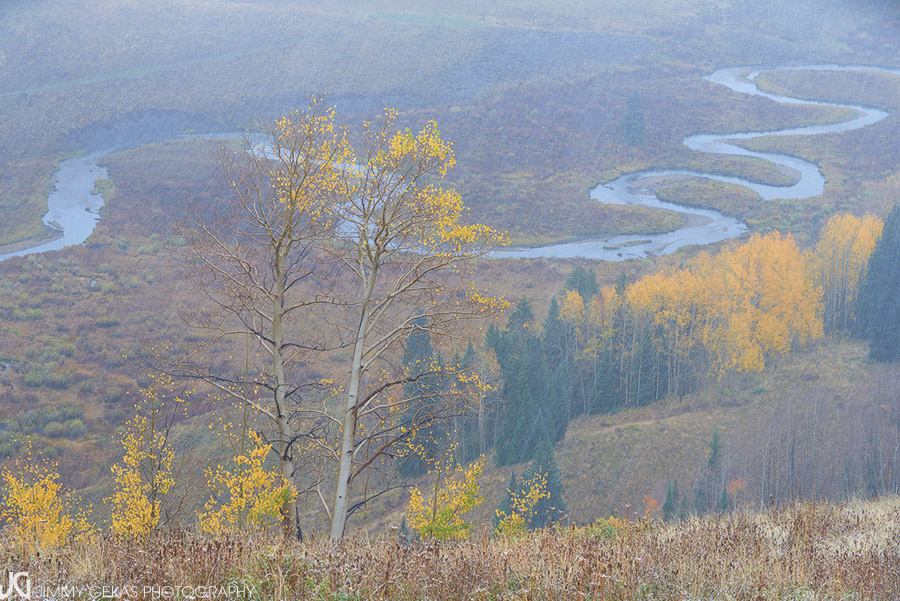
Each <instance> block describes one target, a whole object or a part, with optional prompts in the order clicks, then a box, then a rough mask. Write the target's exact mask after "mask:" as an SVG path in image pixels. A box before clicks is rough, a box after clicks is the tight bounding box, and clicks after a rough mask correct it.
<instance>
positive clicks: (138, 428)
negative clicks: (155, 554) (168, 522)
mask: <svg viewBox="0 0 900 601" xmlns="http://www.w3.org/2000/svg"><path fill="white" fill-rule="evenodd" d="M170 384H171V382H170V381H169V379H168V378H165V377H155V378H154V385H151V386H148V387H147V388H143V389H141V399H142V400H141V402H139V403H137V404H136V405H135V411H136V415H135V417H134V418H132V419H131V421H129V422H128V425H127V429H126V431H125V434H124V435H123V436H122V447H123V448H124V450H125V454H124V456H123V457H122V461H121V462H120V463H117V464H116V465H114V466H113V467H112V472H113V479H114V480H115V483H116V488H115V491H114V492H113V494H112V496H111V497H108V498H107V499H106V502H107V503H110V504H111V505H112V510H111V525H110V529H111V530H112V531H113V533H115V534H119V535H121V536H128V537H139V536H148V535H149V534H150V533H151V532H152V531H153V529H154V528H156V527H157V525H158V524H159V521H160V515H161V512H160V508H161V505H162V499H163V497H164V496H165V495H166V493H168V492H169V490H170V489H171V487H172V485H173V484H174V483H175V477H174V473H173V468H172V463H173V460H174V457H175V451H174V450H173V449H172V448H171V446H170V445H169V440H168V438H169V431H170V429H171V427H172V424H173V423H174V420H175V417H176V414H177V413H178V412H179V411H180V409H179V406H181V405H183V404H184V401H183V399H181V398H179V397H176V398H174V399H173V400H172V402H169V403H167V402H166V400H165V393H164V392H162V390H164V389H166V388H168V387H169V385H170Z"/></svg>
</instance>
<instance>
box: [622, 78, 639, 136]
mask: <svg viewBox="0 0 900 601" xmlns="http://www.w3.org/2000/svg"><path fill="white" fill-rule="evenodd" d="M622 135H623V136H624V137H625V142H627V143H628V144H630V145H631V146H640V145H642V144H643V143H644V102H643V100H642V99H641V93H640V92H638V91H637V90H633V91H632V92H631V95H630V96H629V97H628V104H627V105H626V106H625V116H624V117H623V118H622Z"/></svg>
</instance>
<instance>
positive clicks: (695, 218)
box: [497, 65, 900, 261]
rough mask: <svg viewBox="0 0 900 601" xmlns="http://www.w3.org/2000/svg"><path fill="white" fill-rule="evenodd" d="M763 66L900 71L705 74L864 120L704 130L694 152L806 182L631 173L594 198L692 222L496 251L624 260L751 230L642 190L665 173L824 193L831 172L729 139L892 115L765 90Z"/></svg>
mask: <svg viewBox="0 0 900 601" xmlns="http://www.w3.org/2000/svg"><path fill="white" fill-rule="evenodd" d="M764 71H864V72H877V73H890V74H894V75H900V70H898V69H885V68H881V67H869V66H840V65H812V66H799V67H773V68H766V69H760V68H753V67H730V68H727V69H719V70H718V71H716V72H714V73H712V74H710V75H707V76H706V77H705V78H704V79H706V80H708V81H711V82H713V83H717V84H720V85H724V86H726V87H728V88H730V89H732V90H734V91H735V92H739V93H742V94H749V95H752V96H763V97H765V98H768V99H770V100H773V101H775V102H780V103H784V104H807V105H809V104H811V105H819V106H837V107H845V108H850V109H853V110H855V111H856V113H857V117H856V118H854V119H851V120H849V121H844V122H841V123H834V124H830V125H812V126H808V127H794V128H789V129H782V130H777V131H762V132H739V133H733V134H697V135H692V136H688V137H686V138H685V139H684V144H685V146H687V147H688V148H691V149H692V150H699V151H701V152H709V153H714V154H728V155H735V156H746V157H755V158H760V159H764V160H766V161H770V162H772V163H775V164H776V165H779V166H783V167H787V168H789V169H792V170H794V171H795V172H797V173H799V179H798V180H797V182H796V183H794V184H792V185H790V186H767V185H764V184H759V183H756V182H752V181H748V180H744V179H740V178H737V177H729V176H725V175H719V174H714V173H703V172H697V171H686V170H675V169H672V170H649V171H639V172H636V173H629V174H627V175H623V176H622V177H620V178H618V179H615V180H613V181H611V182H608V183H605V184H600V185H598V186H596V187H595V188H594V189H593V190H591V198H593V199H595V200H597V201H599V202H602V203H607V204H631V205H641V206H646V207H654V208H659V209H668V210H670V211H677V212H679V213H683V214H685V216H686V217H688V219H686V223H687V225H685V226H684V227H682V228H680V229H677V230H675V231H672V232H668V233H665V234H636V235H622V236H612V237H607V238H598V239H586V240H577V241H574V242H565V243H562V244H553V245H549V246H540V247H535V248H511V249H508V250H504V251H501V252H498V253H497V256H501V257H560V258H567V257H587V258H590V259H599V260H604V261H621V260H625V259H632V258H641V257H648V256H653V255H664V254H669V253H672V252H675V251H676V250H677V249H679V248H681V247H682V246H687V245H689V244H712V243H714V242H719V241H721V240H726V239H728V238H735V237H737V236H740V235H741V234H742V233H744V232H745V231H747V226H746V224H744V223H742V222H741V221H739V220H737V219H735V218H733V217H728V216H726V215H723V214H722V213H719V212H718V211H713V210H709V209H702V208H696V207H689V206H684V205H679V204H674V203H670V202H664V201H661V200H659V199H658V198H657V197H656V196H654V195H653V194H651V193H648V192H646V191H644V190H643V189H642V185H641V184H642V182H646V181H647V180H648V179H650V178H660V177H676V176H677V177H685V176H690V177H701V178H706V179H711V180H716V181H720V182H728V183H731V184H737V185H740V186H744V187H747V188H750V189H751V190H754V191H755V192H756V193H757V194H758V195H759V197H760V198H761V199H762V200H771V199H774V198H784V199H800V198H810V197H812V196H818V195H820V194H822V192H823V190H824V189H825V177H824V176H823V175H822V172H821V171H820V170H819V167H818V166H817V165H815V164H814V163H810V162H808V161H804V160H802V159H799V158H797V157H792V156H789V155H785V154H775V153H765V152H754V151H750V150H746V149H744V148H741V147H739V146H735V145H734V144H729V141H737V140H749V139H752V138H761V137H763V136H812V135H821V134H829V133H836V132H842V131H849V130H852V129H859V128H861V127H865V126H867V125H871V124H873V123H876V122H878V121H880V120H882V119H884V118H885V117H887V115H888V113H886V112H885V111H882V110H880V109H876V108H871V107H863V106H855V105H846V104H835V103H829V102H818V101H813V100H804V99H800V98H791V97H789V96H781V95H778V94H770V93H768V92H764V91H762V90H760V89H759V88H758V87H757V86H756V84H755V83H754V80H755V79H756V77H757V76H758V75H759V74H760V73H761V72H764Z"/></svg>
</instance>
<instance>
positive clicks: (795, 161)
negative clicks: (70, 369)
mask: <svg viewBox="0 0 900 601" xmlns="http://www.w3.org/2000/svg"><path fill="white" fill-rule="evenodd" d="M801 70H802V71H809V70H814V71H863V72H877V73H890V74H895V75H900V70H898V69H885V68H881V67H869V66H839V65H813V66H798V67H773V68H766V69H759V68H753V67H731V68H727V69H719V70H718V71H716V72H714V73H712V74H710V75H707V76H706V77H705V79H707V80H709V81H711V82H713V83H717V84H720V85H724V86H727V87H728V88H730V89H732V90H734V91H735V92H739V93H741V94H748V95H753V96H763V97H765V98H768V99H770V100H773V101H775V102H780V103H784V104H812V105H820V106H837V107H845V108H850V109H853V110H855V111H856V112H857V117H856V118H854V119H851V120H849V121H844V122H841V123H834V124H830V125H813V126H807V127H794V128H788V129H782V130H777V131H761V132H738V133H732V134H697V135H692V136H688V137H686V138H685V139H684V144H685V145H686V146H687V147H688V148H691V149H693V150H699V151H701V152H708V153H713V154H727V155H734V156H746V157H755V158H759V159H763V160H766V161H770V162H772V163H774V164H776V165H778V166H782V167H785V168H788V169H789V170H793V171H794V172H797V173H799V179H798V180H797V182H796V183H794V184H792V185H790V186H768V185H764V184H759V183H756V182H752V181H748V180H744V179H740V178H737V177H730V176H726V175H719V174H713V173H703V172H697V171H687V170H664V169H663V170H648V171H641V172H637V173H629V174H627V175H624V176H622V177H619V178H618V179H615V180H613V181H611V182H608V183H605V184H600V185H598V186H596V187H595V188H594V189H593V190H591V193H590V195H591V198H592V199H594V200H596V201H598V202H602V203H607V204H631V205H640V206H646V207H653V208H660V209H668V210H670V211H677V212H679V213H683V214H685V216H686V217H687V219H686V220H685V221H686V225H685V226H683V227H681V228H679V229H677V230H674V231H672V232H668V233H664V234H633V235H622V236H611V237H605V238H592V239H584V240H577V241H573V242H566V243H562V244H552V245H548V246H540V247H535V248H510V249H505V250H503V251H498V252H497V253H495V254H496V256H499V257H586V258H590V259H599V260H605V261H621V260H624V259H629V258H640V257H647V256H652V255H663V254H668V253H671V252H674V251H675V250H677V249H678V248H680V247H682V246H686V245H690V244H712V243H714V242H719V241H721V240H725V239H728V238H734V237H736V236H739V235H741V234H742V233H743V232H745V231H747V226H746V224H744V223H742V222H741V221H739V220H737V219H735V218H733V217H729V216H727V215H723V214H722V213H719V212H717V211H713V210H710V209H702V208H697V207H688V206H684V205H679V204H674V203H670V202H665V201H661V200H659V199H658V198H657V197H656V196H654V195H653V194H651V193H648V192H647V191H646V190H645V189H644V186H643V184H645V183H646V182H647V181H648V180H649V179H650V178H661V177H675V176H678V177H701V178H707V179H712V180H717V181H721V182H728V183H732V184H737V185H740V186H745V187H747V188H750V189H751V190H754V191H755V192H756V193H757V194H758V195H759V197H760V199H762V200H770V199H773V198H784V199H800V198H809V197H812V196H818V195H820V194H822V191H823V190H824V188H825V178H824V176H823V175H822V173H821V171H820V170H819V168H818V166H817V165H815V164H814V163H810V162H808V161H804V160H802V159H799V158H797V157H793V156H789V155H785V154H776V153H765V152H755V151H750V150H746V149H744V148H740V147H739V146H735V145H734V144H731V143H729V142H731V141H739V140H749V139H752V138H760V137H763V136H798V135H799V136H811V135H821V134H828V133H836V132H842V131H849V130H852V129H859V128H861V127H865V126H867V125H871V124H873V123H876V122H877V121H880V120H881V119H884V118H885V117H886V116H887V115H888V113H886V112H884V111H882V110H880V109H876V108H870V107H863V106H854V105H846V104H835V103H828V102H819V101H815V100H804V99H800V98H792V97H789V96H781V95H778V94H770V93H768V92H764V91H762V90H760V89H759V88H758V87H757V86H756V84H755V83H754V80H755V79H756V77H757V76H758V75H759V74H760V73H761V72H764V71H801ZM110 152H112V151H110ZM110 152H105V153H104V152H100V153H94V154H91V155H87V156H84V157H79V158H75V159H68V160H65V161H62V162H61V163H60V164H59V170H58V171H57V172H56V174H54V176H53V181H54V184H55V186H54V189H53V191H52V192H51V193H50V195H49V197H48V198H47V206H48V211H47V213H46V214H45V215H44V216H43V221H44V223H45V224H47V225H48V226H50V227H52V228H53V229H55V230H58V231H59V232H61V235H60V236H58V237H56V238H54V239H52V240H50V241H49V242H45V243H42V244H39V245H36V246H33V247H30V248H25V249H22V250H18V251H15V252H11V253H8V254H5V255H0V261H2V260H4V259H7V258H9V257H14V256H23V255H27V254H32V253H40V252H46V251H50V250H59V249H61V248H65V247H66V246H72V245H75V244H81V243H83V242H84V241H85V240H86V239H87V238H88V236H90V235H91V232H93V231H94V227H95V226H96V224H97V220H99V218H100V215H99V210H100V207H101V206H102V205H103V199H102V198H101V197H100V196H98V195H96V194H91V191H92V190H93V189H94V187H95V182H96V181H97V180H98V179H100V178H105V177H107V176H108V174H107V172H106V169H104V168H103V167H101V166H100V165H98V161H100V160H101V159H102V158H103V157H104V156H106V155H108V154H110Z"/></svg>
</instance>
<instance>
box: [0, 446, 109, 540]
mask: <svg viewBox="0 0 900 601" xmlns="http://www.w3.org/2000/svg"><path fill="white" fill-rule="evenodd" d="M26 449H27V453H26V456H25V458H24V459H20V460H17V461H15V462H14V463H13V465H12V467H5V468H4V469H3V471H2V472H0V477H2V479H3V493H4V497H5V500H4V503H3V507H2V511H0V516H2V517H3V519H4V520H6V521H7V522H9V524H10V525H11V526H10V534H11V535H12V537H14V538H16V539H18V540H19V541H20V542H21V544H22V545H23V547H24V548H25V550H26V552H29V553H30V552H34V551H38V552H42V553H46V552H47V551H50V550H52V549H56V548H59V547H61V546H63V545H65V544H66V543H67V542H68V541H70V540H72V539H73V538H75V537H77V536H84V535H87V534H90V533H92V532H93V527H92V526H91V525H90V524H88V522H87V518H86V516H85V513H86V509H85V508H81V509H79V510H78V511H77V512H76V511H75V509H74V508H75V507H76V503H75V501H74V500H73V499H72V497H71V496H70V494H69V493H66V492H64V491H63V490H62V487H61V486H60V485H59V473H58V472H57V471H56V465H55V464H50V463H46V462H37V461H36V460H34V459H33V458H32V455H31V445H30V444H26Z"/></svg>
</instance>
